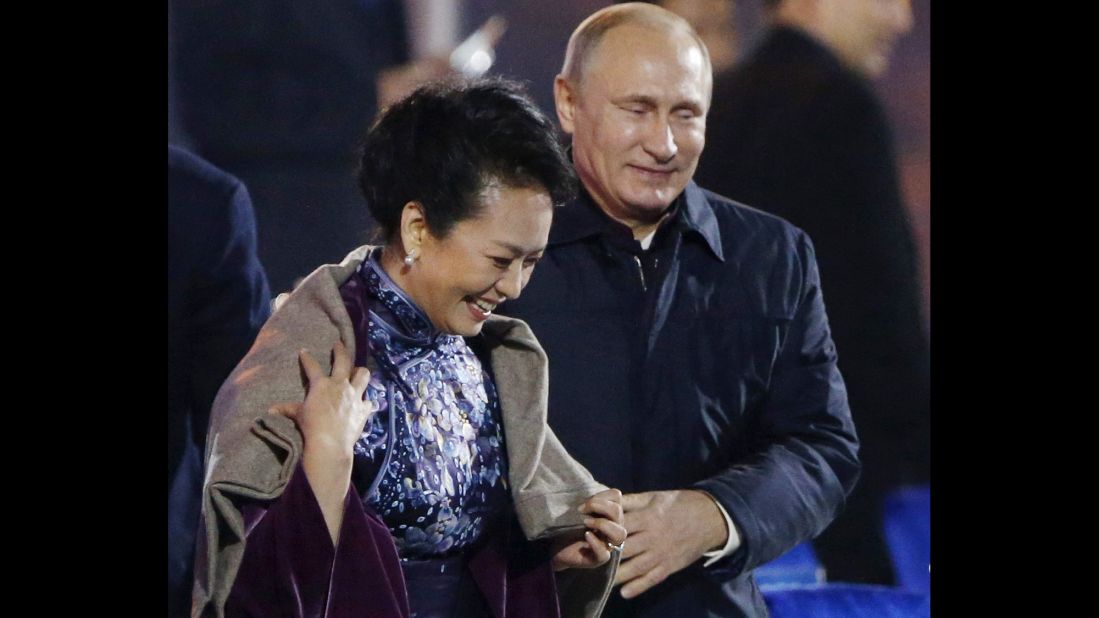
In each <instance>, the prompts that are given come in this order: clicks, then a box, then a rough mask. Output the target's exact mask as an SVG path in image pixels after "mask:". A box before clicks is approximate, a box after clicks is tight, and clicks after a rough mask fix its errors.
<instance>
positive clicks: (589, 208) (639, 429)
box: [501, 183, 859, 616]
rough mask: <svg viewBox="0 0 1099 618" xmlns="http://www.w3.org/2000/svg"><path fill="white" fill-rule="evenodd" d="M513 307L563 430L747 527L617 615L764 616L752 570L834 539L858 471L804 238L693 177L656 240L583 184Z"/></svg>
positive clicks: (608, 460) (587, 458)
mask: <svg viewBox="0 0 1099 618" xmlns="http://www.w3.org/2000/svg"><path fill="white" fill-rule="evenodd" d="M501 309H502V313H506V314H508V315H512V316H515V317H519V318H522V319H523V320H526V321H527V322H528V323H529V324H530V326H531V328H532V329H533V331H534V333H535V335H536V336H537V337H538V339H539V341H540V342H541V343H542V345H543V346H544V347H545V349H546V352H547V354H548V355H549V360H550V395H549V404H550V408H549V422H550V425H551V426H552V427H553V430H554V431H555V432H556V433H557V436H558V437H559V438H560V439H561V441H562V442H563V443H564V445H565V447H566V448H567V449H568V450H569V452H570V453H571V454H572V455H573V456H574V457H576V458H577V459H578V460H579V461H580V462H581V463H583V464H584V465H586V466H587V467H588V468H589V469H590V470H591V472H592V473H593V474H594V475H595V477H596V478H597V479H598V480H599V481H600V482H602V483H606V484H608V485H610V486H612V487H619V488H621V489H622V490H623V491H626V492H637V491H650V490H661V489H677V488H678V489H682V488H688V487H692V488H697V489H702V490H704V491H707V492H709V493H710V494H711V495H713V496H714V497H715V498H716V499H717V500H718V501H719V502H720V503H721V505H722V506H723V507H724V508H725V510H726V511H727V512H728V513H729V514H730V516H731V517H732V518H733V520H734V522H735V523H736V526H737V528H738V529H739V531H740V533H741V537H742V542H743V544H742V546H741V548H740V549H739V550H737V551H736V552H735V553H733V554H732V555H731V556H728V557H726V558H724V559H722V560H720V561H718V562H717V563H715V564H713V565H711V566H710V567H707V568H703V567H702V561H701V560H700V561H698V562H696V563H695V564H694V565H692V566H690V567H688V568H687V569H684V570H683V571H680V572H679V573H676V574H674V575H672V576H671V577H669V578H668V579H667V580H665V581H664V582H663V583H661V584H660V585H658V586H656V587H655V588H653V589H651V590H650V591H648V592H646V593H644V594H643V595H641V596H640V597H639V598H637V599H635V600H633V601H631V602H625V601H623V600H622V599H621V598H620V596H619V595H618V594H614V595H612V603H610V604H609V605H608V609H607V611H606V613H605V614H604V615H606V616H617V615H623V616H626V615H630V616H706V615H721V616H763V615H766V608H765V606H764V603H763V600H762V597H761V596H760V594H759V590H758V587H757V586H756V584H755V582H754V580H753V579H752V577H751V569H753V568H754V567H756V566H757V565H759V564H761V563H763V562H767V561H769V560H772V559H774V558H775V557H777V556H779V555H780V554H782V553H783V552H785V551H786V550H788V549H790V548H791V547H793V546H794V545H796V544H797V543H799V542H801V541H803V540H806V539H808V538H811V537H813V536H815V535H817V534H819V533H820V532H821V531H822V530H823V529H824V528H825V527H826V526H827V525H828V524H829V522H831V521H832V519H833V518H834V517H835V516H836V515H837V513H838V512H839V511H840V510H841V509H842V507H843V504H844V499H845V496H846V495H847V494H848V493H850V491H851V489H852V487H853V486H854V483H855V481H856V479H857V477H858V475H859V463H858V459H857V457H856V453H857V450H858V441H857V438H856V436H855V430H854V427H853V425H852V422H851V414H850V410H849V409H848V405H847V395H846V390H845V388H844V384H843V379H842V378H841V377H840V373H839V370H838V369H837V367H836V350H835V347H834V346H833V344H832V339H831V335H830V333H829V329H828V320H827V317H826V316H825V311H824V303H823V299H822V296H821V287H820V278H819V274H818V271H817V265H816V260H815V257H814V253H813V246H812V243H811V242H810V240H809V238H808V237H807V236H806V235H805V233H804V232H802V231H801V230H799V229H798V228H795V227H794V226H792V225H790V224H789V223H787V222H786V221H784V220H782V219H779V218H778V217H775V216H772V215H769V214H766V213H763V212H760V211H757V210H755V209H752V208H749V207H747V206H744V205H742V204H738V203H735V202H732V201H730V200H727V199H725V198H722V197H720V196H718V195H716V194H713V193H710V192H708V191H705V190H703V189H701V188H699V187H698V186H697V185H695V184H694V183H691V184H689V185H688V187H687V189H686V190H685V191H684V193H683V194H682V195H681V196H680V198H679V199H678V201H677V207H676V212H675V215H674V217H673V218H672V219H670V220H669V222H668V223H666V224H665V225H663V226H662V228H661V231H660V232H658V233H657V237H656V239H655V240H654V244H653V248H652V250H651V251H650V252H644V251H642V250H641V247H640V245H639V244H638V243H636V241H633V239H632V236H631V235H630V234H629V231H628V230H627V229H626V227H625V226H623V225H621V224H618V223H616V222H614V221H612V220H611V219H609V218H608V217H607V216H606V215H604V214H603V213H602V211H600V210H599V209H598V207H596V206H595V205H594V203H592V201H591V199H590V197H588V196H586V195H582V196H581V197H580V198H579V199H577V200H575V201H574V202H573V203H572V204H569V205H567V206H565V207H563V208H561V209H559V210H558V211H557V212H556V214H555V221H554V223H553V227H552V229H551V231H550V236H549V246H548V248H547V250H546V254H545V257H544V258H543V259H542V261H541V262H540V263H539V265H538V267H537V269H536V272H535V274H534V276H533V277H532V279H531V282H530V284H529V285H528V287H527V288H526V289H525V290H524V291H523V294H522V297H521V298H519V299H516V300H513V301H509V302H508V303H507V304H506V305H505V306H503V307H502V308H501ZM683 525H690V523H689V522H683ZM708 612H709V613H708Z"/></svg>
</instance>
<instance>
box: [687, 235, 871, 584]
mask: <svg viewBox="0 0 1099 618" xmlns="http://www.w3.org/2000/svg"><path fill="white" fill-rule="evenodd" d="M796 251H797V260H796V261H795V262H794V265H795V266H794V268H793V269H792V271H793V272H791V273H790V274H791V275H793V276H792V277H791V279H792V281H791V287H792V288H793V289H794V290H795V292H796V305H795V312H794V314H793V318H792V319H791V320H790V321H789V322H788V323H787V324H786V325H785V335H784V337H783V339H782V342H781V347H780V349H779V351H778V355H777V357H776V359H775V362H774V365H773V371H772V374H771V381H770V385H769V389H768V396H767V398H766V401H765V402H764V403H763V406H762V409H761V411H760V413H759V416H758V420H757V425H756V426H755V427H754V428H753V431H752V434H753V439H754V441H755V442H754V445H753V449H752V450H753V452H754V454H753V455H752V456H749V457H748V458H746V459H745V460H743V461H740V462H738V463H736V464H734V465H732V466H730V467H729V468H727V469H726V470H724V471H722V472H720V473H719V474H717V475H715V476H713V477H711V478H708V479H706V480H704V481H702V482H700V483H697V484H695V486H694V488H696V489H701V490H703V491H706V492H708V493H709V494H710V495H711V496H713V497H714V498H715V499H716V500H717V501H718V502H719V503H720V504H721V505H722V507H724V508H725V510H726V511H727V512H728V513H729V515H730V517H732V519H733V521H734V523H735V524H736V526H737V528H738V530H739V532H740V535H741V547H740V549H738V550H737V551H736V552H734V553H733V554H732V555H731V556H729V557H727V558H725V559H723V560H720V561H718V562H717V563H716V564H715V565H714V566H713V567H712V569H717V570H728V571H732V572H731V573H730V575H733V576H735V575H738V574H740V573H741V572H743V571H745V570H748V569H752V568H755V567H756V566H757V565H759V564H762V563H765V562H768V561H770V560H773V559H774V558H776V557H778V556H779V555H780V554H782V553H784V552H786V551H787V550H789V549H790V548H792V547H793V546H794V545H796V544H798V543H800V542H801V541H803V540H805V539H808V538H811V537H814V536H816V535H817V534H819V533H820V532H821V531H822V530H824V528H825V527H826V526H827V525H828V524H829V523H830V522H831V521H832V520H833V519H834V518H835V516H836V515H837V514H838V513H839V511H840V510H841V509H842V508H843V504H844V500H845V498H846V496H847V494H849V493H850V492H851V489H852V488H853V487H854V484H855V481H856V480H857V479H858V476H859V462H858V459H857V451H858V440H857V438H856V436H855V429H854V425H853V423H852V422H851V413H850V409H849V408H848V405H847V392H846V389H845V388H844V384H843V379H842V378H841V376H840V373H839V370H838V369H837V367H836V351H835V346H834V345H833V344H832V339H831V336H830V334H829V329H828V319H827V317H826V316H825V312H824V302H823V299H822V297H821V288H820V275H819V273H818V271H817V266H816V260H815V257H814V253H813V246H812V243H811V242H810V241H809V239H808V238H807V237H806V236H805V235H804V234H801V233H799V234H798V235H797V247H796Z"/></svg>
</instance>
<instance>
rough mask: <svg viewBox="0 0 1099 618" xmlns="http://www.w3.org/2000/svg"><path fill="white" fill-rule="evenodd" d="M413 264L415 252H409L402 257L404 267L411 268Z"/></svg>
mask: <svg viewBox="0 0 1099 618" xmlns="http://www.w3.org/2000/svg"><path fill="white" fill-rule="evenodd" d="M415 263H416V252H415V251H409V252H408V255H406V256H404V265H405V266H412V265H413V264H415Z"/></svg>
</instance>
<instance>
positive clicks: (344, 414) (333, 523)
mask: <svg viewBox="0 0 1099 618" xmlns="http://www.w3.org/2000/svg"><path fill="white" fill-rule="evenodd" d="M298 358H299V359H300V361H301V366H302V370H303V371H304V372H305V376H306V378H307V380H308V385H307V392H306V396H305V401H302V402H293V403H280V404H275V405H274V406H272V407H271V410H270V413H272V414H282V415H283V416H286V417H288V418H290V419H291V420H293V421H294V423H296V424H297V426H298V429H299V430H300V431H301V434H302V439H303V450H302V469H303V470H304V471H305V476H306V478H307V479H308V480H309V485H310V486H311V487H312V488H313V493H314V495H315V496H316V498H317V503H318V504H319V505H320V507H321V512H322V513H323V514H324V522H325V524H326V525H327V526H328V534H329V536H330V537H331V538H332V544H333V545H336V544H337V542H338V540H339V534H340V526H341V524H342V523H343V512H344V506H345V500H346V498H347V495H348V493H347V490H348V487H349V486H350V483H351V464H352V458H353V452H354V447H355V442H356V441H357V440H358V439H359V437H360V436H361V435H362V429H363V426H364V425H366V421H367V420H368V419H369V418H370V416H371V415H372V414H373V412H374V410H373V409H372V406H371V404H370V403H369V402H368V401H363V393H364V392H365V391H366V385H367V384H368V383H369V382H370V371H369V370H368V369H366V368H365V367H353V365H352V363H351V356H350V355H349V354H348V353H347V348H346V347H345V346H344V344H343V342H341V341H337V342H336V345H335V346H334V347H333V348H332V373H331V375H325V372H324V369H322V368H321V366H320V363H318V362H317V360H316V359H314V358H313V356H312V355H311V354H309V352H307V351H306V350H305V349H302V350H301V351H300V352H299V353H298Z"/></svg>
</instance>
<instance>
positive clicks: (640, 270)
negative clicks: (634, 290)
mask: <svg viewBox="0 0 1099 618" xmlns="http://www.w3.org/2000/svg"><path fill="white" fill-rule="evenodd" d="M633 261H634V262H635V263H636V264H637V276H638V278H640V279H641V291H642V292H647V291H648V290H649V288H648V287H647V286H646V285H645V269H644V268H642V267H641V258H639V257H637V256H636V255H635V256H633Z"/></svg>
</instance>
